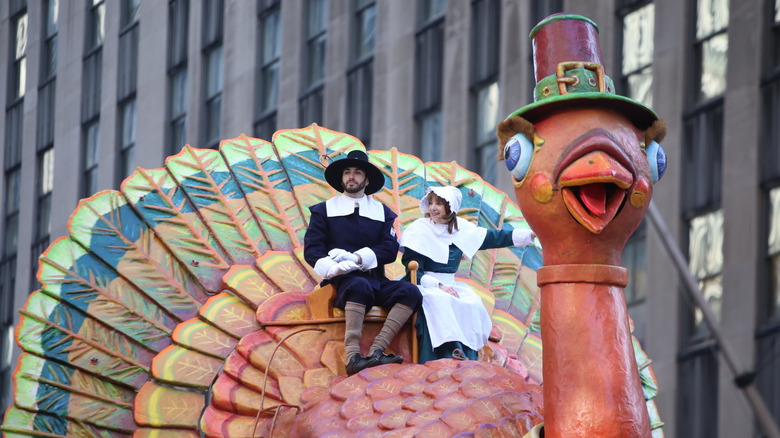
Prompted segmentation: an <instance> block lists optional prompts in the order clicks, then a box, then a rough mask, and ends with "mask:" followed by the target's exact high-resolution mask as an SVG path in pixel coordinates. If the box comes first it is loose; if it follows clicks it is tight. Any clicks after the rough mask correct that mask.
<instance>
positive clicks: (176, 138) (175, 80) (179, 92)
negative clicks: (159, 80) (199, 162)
mask: <svg viewBox="0 0 780 438" xmlns="http://www.w3.org/2000/svg"><path fill="white" fill-rule="evenodd" d="M169 80H170V87H171V91H170V95H171V101H170V112H169V114H170V119H171V121H170V126H169V129H170V139H171V140H170V147H171V149H170V153H172V154H173V153H176V152H178V151H179V150H180V149H181V148H182V147H184V145H186V144H187V131H186V129H187V69H186V68H184V69H177V70H176V71H174V72H173V73H172V74H171V76H170V79H169Z"/></svg>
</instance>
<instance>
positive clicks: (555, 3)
mask: <svg viewBox="0 0 780 438" xmlns="http://www.w3.org/2000/svg"><path fill="white" fill-rule="evenodd" d="M557 12H563V0H536V1H532V2H531V14H530V15H529V18H530V20H531V22H530V23H529V26H530V28H531V29H533V28H534V26H536V25H537V24H538V23H539V22H540V21H542V20H543V19H544V18H545V17H547V16H549V15H551V14H555V13H557ZM528 65H529V66H530V67H529V70H528V71H530V72H531V74H529V75H528V82H529V84H528V89H529V90H533V89H534V87H536V78H535V77H534V74H533V72H534V59H533V52H532V51H530V50H529V55H528ZM532 96H533V95H532Z"/></svg>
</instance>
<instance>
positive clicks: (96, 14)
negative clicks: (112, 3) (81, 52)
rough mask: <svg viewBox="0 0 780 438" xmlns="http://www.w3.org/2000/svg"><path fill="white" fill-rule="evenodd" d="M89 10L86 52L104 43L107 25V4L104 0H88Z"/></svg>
mask: <svg viewBox="0 0 780 438" xmlns="http://www.w3.org/2000/svg"><path fill="white" fill-rule="evenodd" d="M87 1H88V4H89V11H88V12H87V30H86V35H87V39H86V44H85V46H86V48H85V52H87V53H89V52H90V51H91V50H94V49H97V48H99V47H101V46H102V45H103V37H104V36H105V27H106V6H105V4H104V3H103V0H87Z"/></svg>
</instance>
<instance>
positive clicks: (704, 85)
mask: <svg viewBox="0 0 780 438" xmlns="http://www.w3.org/2000/svg"><path fill="white" fill-rule="evenodd" d="M695 16H696V34H695V40H694V46H693V54H694V75H693V80H694V81H695V84H694V87H693V90H694V91H695V95H694V100H695V101H697V102H699V101H704V100H707V99H711V98H714V97H717V96H720V95H722V94H723V92H724V91H725V90H726V64H727V63H726V61H727V56H726V54H727V52H728V48H729V37H728V29H727V26H728V22H729V2H728V0H698V1H697V2H696V14H695Z"/></svg>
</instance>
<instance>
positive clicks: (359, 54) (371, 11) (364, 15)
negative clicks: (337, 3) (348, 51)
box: [353, 0, 376, 62]
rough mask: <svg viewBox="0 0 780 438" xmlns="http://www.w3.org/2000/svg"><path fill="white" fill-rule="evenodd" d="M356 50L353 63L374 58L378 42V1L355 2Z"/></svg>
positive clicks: (361, 0)
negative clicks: (375, 46)
mask: <svg viewBox="0 0 780 438" xmlns="http://www.w3.org/2000/svg"><path fill="white" fill-rule="evenodd" d="M354 20H355V22H354V23H355V40H354V41H355V49H354V52H353V61H354V62H359V61H361V60H363V59H366V58H369V57H372V56H374V42H375V40H376V1H375V0H355V15H354Z"/></svg>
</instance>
